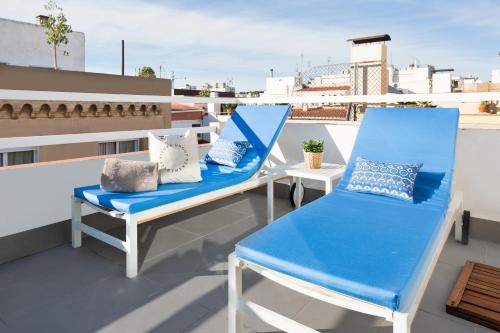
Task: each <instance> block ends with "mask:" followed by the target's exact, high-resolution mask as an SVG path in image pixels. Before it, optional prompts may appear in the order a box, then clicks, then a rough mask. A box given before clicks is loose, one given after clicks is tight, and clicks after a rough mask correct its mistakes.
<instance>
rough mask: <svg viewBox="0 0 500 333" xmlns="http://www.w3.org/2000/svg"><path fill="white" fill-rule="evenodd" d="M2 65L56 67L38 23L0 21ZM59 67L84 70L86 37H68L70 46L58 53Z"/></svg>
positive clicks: (0, 58)
mask: <svg viewBox="0 0 500 333" xmlns="http://www.w3.org/2000/svg"><path fill="white" fill-rule="evenodd" d="M0 32H1V36H2V37H1V38H0V63H6V64H9V65H16V66H34V67H48V68H51V67H53V66H54V60H53V50H52V48H51V47H50V45H48V44H47V41H46V37H45V30H44V28H42V27H41V26H39V25H37V24H32V23H27V22H19V21H13V20H8V19H3V18H0ZM57 60H58V67H59V68H60V69H64V70H69V71H85V35H84V34H83V33H82V32H72V33H71V34H69V41H68V44H67V45H61V46H60V47H59V48H58V51H57Z"/></svg>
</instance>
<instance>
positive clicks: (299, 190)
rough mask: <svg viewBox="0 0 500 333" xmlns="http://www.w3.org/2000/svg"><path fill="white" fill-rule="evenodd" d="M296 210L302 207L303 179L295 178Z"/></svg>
mask: <svg viewBox="0 0 500 333" xmlns="http://www.w3.org/2000/svg"><path fill="white" fill-rule="evenodd" d="M295 184H296V185H295V209H298V208H300V207H301V206H302V200H301V199H302V195H303V194H302V178H301V177H296V178H295Z"/></svg>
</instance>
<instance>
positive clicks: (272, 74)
mask: <svg viewBox="0 0 500 333" xmlns="http://www.w3.org/2000/svg"><path fill="white" fill-rule="evenodd" d="M270 72H271V77H274V69H272V68H271V69H270Z"/></svg>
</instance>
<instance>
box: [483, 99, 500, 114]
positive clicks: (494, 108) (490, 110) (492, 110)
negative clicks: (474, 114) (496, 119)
mask: <svg viewBox="0 0 500 333" xmlns="http://www.w3.org/2000/svg"><path fill="white" fill-rule="evenodd" d="M497 111H498V101H496V102H495V101H491V103H490V105H489V106H488V109H487V110H486V112H488V113H490V114H497Z"/></svg>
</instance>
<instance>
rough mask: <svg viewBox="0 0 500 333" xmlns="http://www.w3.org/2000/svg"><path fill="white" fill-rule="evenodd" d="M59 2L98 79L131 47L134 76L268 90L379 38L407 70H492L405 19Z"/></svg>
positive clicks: (29, 0) (451, 16)
mask: <svg viewBox="0 0 500 333" xmlns="http://www.w3.org/2000/svg"><path fill="white" fill-rule="evenodd" d="M398 1H403V2H407V1H409V0H398ZM59 2H60V4H61V6H62V7H63V8H64V11H65V13H66V15H67V17H68V19H69V21H70V22H71V24H72V25H73V28H74V29H75V30H78V31H83V32H85V34H86V40H87V60H88V65H87V68H88V69H89V70H94V71H95V70H100V71H107V72H109V71H115V72H116V71H118V68H119V42H120V40H121V39H125V40H126V43H127V66H128V67H129V70H128V71H129V72H130V73H132V72H133V67H136V66H141V65H146V64H148V65H152V66H155V67H157V66H158V65H160V64H162V65H163V66H164V67H166V68H167V69H168V70H176V72H177V76H178V77H183V76H188V77H189V79H188V80H189V81H194V82H195V83H202V82H205V81H214V80H225V79H227V78H229V77H234V78H235V81H237V82H238V83H240V85H239V88H242V89H246V88H252V87H259V86H260V87H262V86H263V82H264V75H265V73H266V72H267V70H268V69H269V68H271V67H273V68H275V69H276V70H277V73H280V74H290V73H291V72H292V71H293V69H294V66H295V64H296V63H297V62H298V61H299V55H300V54H301V53H304V54H305V57H306V62H307V61H311V62H312V63H313V64H319V63H322V62H325V61H326V58H327V57H328V56H331V57H332V61H333V62H345V61H348V53H349V47H348V44H347V43H346V42H345V40H346V39H347V38H349V37H353V36H359V35H364V34H373V33H374V31H376V32H380V33H384V32H388V33H391V34H392V35H393V38H394V42H393V43H392V44H391V45H390V48H391V50H392V51H391V53H392V55H393V60H394V61H395V62H396V63H397V64H406V63H408V62H410V61H411V60H412V58H413V57H417V58H419V59H421V60H422V61H423V62H427V63H431V64H433V63H436V64H437V65H439V66H446V67H453V66H460V67H461V68H464V69H467V68H470V69H473V68H474V69H475V68H479V70H478V71H483V72H486V66H487V63H484V62H482V63H478V61H477V59H476V58H474V57H471V56H470V54H463V53H461V52H460V50H458V48H454V47H453V45H443V44H440V43H439V42H436V41H435V40H433V39H432V38H428V36H429V35H431V34H432V31H433V29H436V28H437V27H435V26H426V25H422V26H412V25H409V24H405V17H404V15H403V16H401V17H398V18H394V20H386V21H385V22H384V20H383V18H380V17H378V18H377V17H374V18H373V21H370V20H366V19H365V21H361V22H358V21H356V20H354V19H353V20H352V24H347V23H346V21H345V20H344V23H337V24H336V23H329V24H325V23H324V22H323V23H321V24H314V23H311V20H304V21H300V20H289V19H287V18H286V17H282V18H279V17H278V18H275V19H273V20H269V19H267V20H265V19H260V18H259V17H256V16H255V13H254V14H246V13H243V12H239V13H238V12H233V11H232V12H228V11H224V9H222V8H221V10H220V12H209V13H208V12H203V11H201V10H197V8H192V9H180V8H178V7H175V6H172V5H168V4H164V3H161V4H151V3H146V2H143V1H137V0H106V1H98V0H88V1H69V0H67V1H63V0H60V1H59ZM21 3H22V5H21ZM42 3H43V2H42V1H40V0H23V1H22V2H19V1H18V0H3V1H2V14H1V15H2V16H4V17H7V18H13V19H20V20H26V21H34V17H35V16H36V15H37V14H40V13H41V12H43V6H42ZM443 3H444V1H443V2H442V1H440V2H439V6H440V10H437V9H431V10H432V12H429V11H427V12H426V14H427V15H434V14H433V13H435V15H441V16H442V17H443V20H447V22H452V23H454V24H456V23H455V22H456V21H457V22H458V20H460V22H461V23H462V24H466V23H467V21H468V20H467V19H466V18H467V17H468V16H467V15H466V14H465V13H463V10H460V9H456V8H455V9H454V11H452V9H453V6H451V5H444V4H443ZM395 5H397V4H395ZM492 6H493V5H492ZM437 7H438V6H437V5H436V8H437ZM496 8H497V9H498V6H496ZM448 9H449V10H448ZM319 10H320V9H319ZM443 15H445V16H443ZM478 17H479V16H478ZM485 17H488V16H485V15H483V16H482V17H481V20H482V19H484V18H485ZM497 17H498V16H497ZM462 21H463V22H462ZM475 21H480V20H475ZM381 22H384V23H383V24H381ZM497 26H498V25H497ZM353 27H355V28H353ZM499 31H500V30H499Z"/></svg>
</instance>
